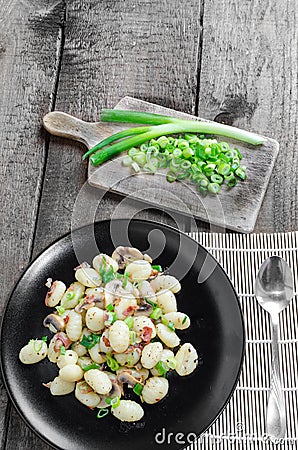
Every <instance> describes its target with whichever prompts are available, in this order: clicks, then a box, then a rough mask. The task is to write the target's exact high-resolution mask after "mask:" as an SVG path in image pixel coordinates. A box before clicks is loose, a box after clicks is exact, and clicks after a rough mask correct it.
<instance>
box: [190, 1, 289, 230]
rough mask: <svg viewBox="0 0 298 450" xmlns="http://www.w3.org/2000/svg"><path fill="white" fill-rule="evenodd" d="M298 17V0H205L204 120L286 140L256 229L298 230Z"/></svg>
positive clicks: (201, 108) (200, 109)
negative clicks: (215, 121)
mask: <svg viewBox="0 0 298 450" xmlns="http://www.w3.org/2000/svg"><path fill="white" fill-rule="evenodd" d="M215 4H216V7H215ZM297 16H298V5H297V2H296V1H295V0H287V1H284V2H281V1H279V0H270V1H269V0H264V1H260V0H256V1H254V2H251V1H250V0H244V1H241V2H238V1H236V0H233V1H229V2H228V1H225V0H218V1H216V2H214V1H212V0H205V7H204V28H203V56H202V61H201V74H200V91H199V97H198V106H199V107H198V114H199V115H200V116H205V117H206V118H208V119H212V120H214V119H216V120H219V121H224V122H227V123H229V124H233V125H236V126H239V127H242V128H246V129H249V130H253V131H256V132H260V133H261V134H264V135H267V136H271V137H273V138H275V139H276V140H278V141H279V142H280V152H279V156H278V160H277V162H276V165H275V169H274V171H273V175H272V178H271V182H270V184H269V187H268V190H267V194H266V196H265V199H264V202H263V206H262V208H261V211H260V214H259V217H258V221H257V226H256V231H264V232H273V231H287V230H294V229H297V225H298V208H297V202H298V189H297V172H298V149H297V145H296V141H297V132H298V120H297V69H298V68H297V60H298V54H297V53H298V24H297Z"/></svg>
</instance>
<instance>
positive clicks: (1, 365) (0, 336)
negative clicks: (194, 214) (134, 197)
mask: <svg viewBox="0 0 298 450" xmlns="http://www.w3.org/2000/svg"><path fill="white" fill-rule="evenodd" d="M113 220H116V221H118V222H124V223H127V222H130V221H132V222H137V223H139V224H142V223H143V224H144V223H146V224H149V225H153V226H154V225H156V222H154V221H152V220H145V219H131V220H129V219H125V218H123V219H120V218H119V219H113ZM107 222H111V220H110V219H106V220H101V221H97V222H95V223H94V224H93V226H94V227H95V225H96V223H107ZM90 225H92V224H87V225H84V226H82V227H79V228H77V229H76V230H74V232H76V231H80V230H82V229H84V228H87V227H90ZM158 225H159V226H161V227H163V228H165V229H169V230H171V231H172V232H173V233H175V234H178V235H181V234H182V235H183V236H184V237H186V238H187V239H189V240H191V241H193V242H194V243H195V244H196V245H198V246H199V247H200V248H201V249H202V250H203V251H204V252H206V253H208V255H209V257H211V258H212V260H213V261H215V262H216V265H217V267H218V268H219V270H220V271H221V272H222V274H223V275H224V277H225V279H226V280H227V282H228V284H229V285H230V287H231V288H232V291H233V292H234V294H235V300H236V304H237V307H238V309H239V312H240V318H241V328H242V340H243V345H242V352H241V359H240V361H239V369H238V373H237V376H236V378H235V383H234V385H233V387H232V389H231V392H230V395H229V396H228V397H227V399H226V401H225V402H224V403H223V405H222V407H221V408H220V410H219V411H218V413H217V415H216V416H215V417H214V419H213V420H212V422H210V424H209V425H208V426H207V427H206V428H205V429H204V430H202V432H201V434H200V435H198V436H197V438H199V436H201V435H202V434H203V433H205V432H206V431H207V430H208V429H209V428H210V427H211V426H212V425H213V424H214V422H215V421H216V420H217V419H218V417H219V416H220V415H221V414H222V412H223V411H224V409H225V408H226V406H227V405H228V403H229V401H230V399H231V397H232V395H233V394H234V392H235V389H236V386H237V384H238V381H239V377H240V374H241V371H242V366H243V360H244V354H245V344H246V341H245V326H244V319H243V314H242V309H241V306H240V302H239V298H238V294H237V292H236V290H235V288H234V286H233V284H232V282H231V280H230V278H229V277H228V275H227V273H226V271H225V270H224V269H223V267H222V266H221V264H220V263H219V262H218V261H217V260H216V259H215V258H214V257H213V255H212V254H211V253H210V252H209V251H208V250H207V249H206V248H205V247H203V246H202V245H201V244H200V243H199V242H197V241H196V240H195V239H193V238H192V237H191V236H189V235H188V234H186V233H185V232H183V231H181V230H178V229H177V228H175V227H173V226H171V225H166V224H163V223H158ZM70 234H71V232H68V233H65V234H64V235H62V236H60V237H59V238H57V239H55V240H54V241H53V242H52V243H51V244H49V245H48V246H46V247H45V248H44V249H43V250H42V251H41V252H40V253H38V255H37V256H36V257H35V258H34V259H33V260H32V261H31V262H30V263H29V264H28V265H27V267H26V268H25V269H24V270H23V271H22V273H21V275H20V277H19V279H18V281H17V282H16V283H15V285H14V287H13V288H12V290H11V292H10V293H9V295H8V298H7V300H6V303H5V307H4V309H3V315H2V320H1V330H0V346H1V349H2V342H3V324H4V322H5V316H6V310H7V308H8V305H9V301H10V299H11V297H12V295H13V293H14V291H15V290H16V289H17V287H18V285H19V283H20V282H21V280H22V278H23V276H24V275H25V273H26V272H27V270H28V269H29V268H30V267H31V266H32V265H33V264H34V263H35V261H36V260H37V259H38V258H39V257H40V256H42V255H43V253H45V252H46V251H47V250H49V249H50V248H51V247H52V246H54V245H55V244H57V243H58V242H59V241H60V240H63V239H64V238H67V237H68V236H69V235H70ZM0 368H1V374H2V378H3V384H4V387H5V389H6V391H7V393H8V395H9V398H10V400H11V402H12V404H13V406H14V408H15V409H16V410H17V412H18V414H19V415H20V417H21V418H22V419H23V421H24V422H25V423H26V425H28V427H29V428H30V429H31V430H32V431H33V432H34V433H35V434H36V435H37V436H38V437H39V438H40V439H41V440H43V441H44V442H45V443H46V444H48V445H50V446H51V447H52V448H53V449H55V450H64V449H63V448H62V447H58V446H57V445H56V444H54V443H53V442H51V441H50V440H49V439H47V438H46V437H45V436H44V435H43V434H42V433H41V432H40V431H39V430H37V429H36V428H35V427H34V426H33V425H32V424H31V422H30V421H29V419H27V417H26V415H25V414H24V413H23V411H22V408H21V406H20V405H19V404H18V401H17V400H16V399H15V397H14V394H13V392H12V391H11V389H10V387H9V384H8V382H7V379H6V374H5V370H4V363H3V352H2V351H1V358H0ZM6 414H7V409H6ZM188 446H189V445H187V446H186V447H182V448H181V450H184V449H186V448H187V447H188Z"/></svg>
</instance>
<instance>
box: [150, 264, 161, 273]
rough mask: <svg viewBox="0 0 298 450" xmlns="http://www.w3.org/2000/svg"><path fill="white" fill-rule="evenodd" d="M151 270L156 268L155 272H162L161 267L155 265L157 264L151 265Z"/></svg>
mask: <svg viewBox="0 0 298 450" xmlns="http://www.w3.org/2000/svg"><path fill="white" fill-rule="evenodd" d="M152 269H153V270H157V272H162V267H161V266H159V265H157V266H152Z"/></svg>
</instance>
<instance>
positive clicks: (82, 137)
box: [43, 111, 113, 148]
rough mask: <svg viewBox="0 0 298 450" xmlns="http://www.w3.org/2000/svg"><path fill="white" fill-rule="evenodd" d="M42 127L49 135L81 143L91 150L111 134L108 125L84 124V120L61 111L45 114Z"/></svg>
mask: <svg viewBox="0 0 298 450" xmlns="http://www.w3.org/2000/svg"><path fill="white" fill-rule="evenodd" d="M43 125H44V127H45V129H46V130H47V131H48V132H49V133H51V134H54V135H55V136H60V137H64V138H68V139H73V140H75V141H79V142H82V143H83V144H85V145H86V146H87V147H88V148H92V147H93V146H94V145H95V144H97V143H98V142H99V141H101V140H102V139H104V138H105V137H107V135H109V134H112V133H113V131H112V130H111V126H110V125H109V124H104V125H103V124H102V123H100V122H84V120H81V119H77V118H76V117H74V116H71V115H70V114H66V113H64V112H61V111H53V112H50V113H48V114H46V115H45V116H44V118H43Z"/></svg>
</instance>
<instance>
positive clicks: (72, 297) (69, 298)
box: [66, 292, 76, 300]
mask: <svg viewBox="0 0 298 450" xmlns="http://www.w3.org/2000/svg"><path fill="white" fill-rule="evenodd" d="M75 295H76V294H75V292H67V294H66V300H73V299H74V298H75Z"/></svg>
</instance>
